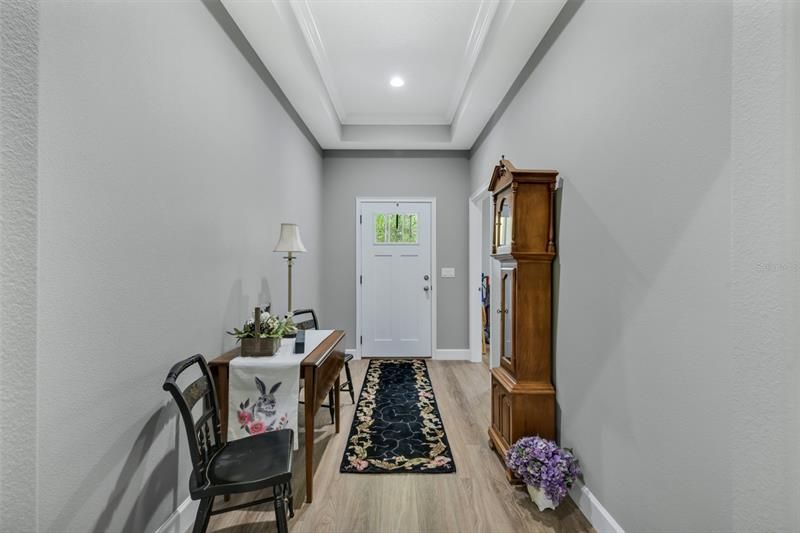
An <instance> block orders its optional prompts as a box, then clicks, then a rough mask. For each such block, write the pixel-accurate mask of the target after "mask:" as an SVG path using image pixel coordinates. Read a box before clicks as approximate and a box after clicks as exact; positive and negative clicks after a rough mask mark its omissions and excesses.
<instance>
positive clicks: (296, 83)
mask: <svg viewBox="0 0 800 533" xmlns="http://www.w3.org/2000/svg"><path fill="white" fill-rule="evenodd" d="M222 2H223V4H224V5H225V8H226V9H227V10H228V12H229V13H230V15H231V17H232V18H233V20H234V21H235V22H236V24H237V25H238V26H239V28H240V30H241V31H242V33H243V34H244V36H245V37H246V38H247V39H248V41H249V42H250V44H251V45H252V46H253V49H254V50H255V51H256V53H257V54H258V55H259V57H260V59H261V60H262V61H263V63H264V65H265V66H266V67H267V69H269V71H270V73H271V74H272V76H273V77H274V78H275V80H276V81H277V82H278V84H279V85H280V87H281V89H282V90H283V92H284V93H285V94H286V96H287V98H288V99H289V101H290V102H291V103H292V105H293V106H294V107H295V109H296V110H297V112H298V114H299V115H300V117H301V118H302V119H303V121H304V122H305V123H306V125H307V126H308V128H309V129H310V130H311V132H312V134H313V135H314V136H315V137H316V139H317V141H318V142H319V143H320V145H321V146H322V147H323V148H325V149H468V148H470V147H471V146H472V144H473V142H474V141H475V139H476V137H477V136H478V134H479V133H480V131H481V130H482V129H483V127H484V125H485V124H486V122H487V121H488V120H489V118H490V117H491V115H492V113H493V112H494V110H495V109H496V108H497V106H498V104H499V103H500V101H501V100H502V98H503V96H505V94H506V92H507V91H508V89H509V87H510V86H511V84H512V83H513V81H514V79H515V78H516V77H517V75H518V74H519V71H520V70H521V69H522V67H523V66H524V65H525V63H526V61H527V60H528V58H529V57H530V55H531V53H533V51H534V49H535V48H536V46H537V45H538V44H539V42H540V41H541V39H542V37H543V36H544V34H545V32H546V31H547V29H548V28H549V27H550V25H551V24H552V22H553V19H554V18H555V17H556V15H557V14H558V12H559V11H560V9H561V7H562V6H563V5H564V3H565V0H537V1H535V2H534V1H530V0H524V1H523V0H520V1H513V0H504V1H500V0H400V1H398V0H288V1H287V0H222ZM393 76H401V77H402V78H403V79H404V80H405V85H404V86H403V87H400V88H394V87H391V86H390V85H389V80H390V79H391V78H392V77H393Z"/></svg>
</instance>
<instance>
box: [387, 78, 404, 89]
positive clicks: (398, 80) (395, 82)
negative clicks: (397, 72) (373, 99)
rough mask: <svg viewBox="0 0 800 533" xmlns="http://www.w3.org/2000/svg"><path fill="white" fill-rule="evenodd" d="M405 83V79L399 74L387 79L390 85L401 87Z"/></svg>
mask: <svg viewBox="0 0 800 533" xmlns="http://www.w3.org/2000/svg"><path fill="white" fill-rule="evenodd" d="M405 84H406V82H405V80H404V79H403V78H401V77H400V76H395V77H393V78H392V79H391V80H389V85H391V86H392V87H402V86H403V85H405Z"/></svg>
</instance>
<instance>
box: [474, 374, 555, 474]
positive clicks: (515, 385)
mask: <svg viewBox="0 0 800 533" xmlns="http://www.w3.org/2000/svg"><path fill="white" fill-rule="evenodd" d="M555 411H556V391H555V389H554V388H553V385H552V384H550V383H536V382H519V381H517V380H515V379H514V377H513V376H512V375H510V374H509V373H508V372H507V371H506V370H505V369H504V368H493V369H492V425H491V426H490V427H489V445H490V446H491V447H492V448H493V449H494V450H495V452H497V455H499V456H500V457H501V458H502V459H504V458H505V455H506V452H507V451H508V448H509V447H510V446H511V445H512V444H513V443H514V442H516V441H517V440H518V439H520V438H522V437H530V436H534V435H539V436H540V437H543V438H546V439H553V440H554V439H555V437H556V434H555V433H556V430H555V418H556V413H555ZM506 475H507V476H509V479H511V477H512V476H511V474H510V472H507V473H506Z"/></svg>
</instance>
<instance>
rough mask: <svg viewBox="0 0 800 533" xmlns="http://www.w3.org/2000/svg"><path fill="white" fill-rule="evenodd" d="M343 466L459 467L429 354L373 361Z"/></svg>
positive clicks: (365, 469) (360, 469) (437, 470)
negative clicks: (430, 373) (433, 381)
mask: <svg viewBox="0 0 800 533" xmlns="http://www.w3.org/2000/svg"><path fill="white" fill-rule="evenodd" d="M340 471H341V472H344V473H394V472H397V473H415V472H416V473H425V474H442V473H451V472H455V471H456V467H455V463H454V462H453V455H452V452H451V450H450V446H449V444H448V441H447V434H446V433H445V430H444V425H443V423H442V419H441V415H440V414H439V408H438V406H437V404H436V396H435V395H434V392H433V387H432V385H431V381H430V377H429V376H428V367H427V365H426V364H425V361H424V360H422V359H373V360H371V361H370V364H369V368H368V369H367V375H366V378H365V379H364V385H363V387H362V389H361V395H360V397H359V399H358V405H357V407H356V412H355V416H354V417H353V425H352V426H351V429H350V436H349V438H348V440H347V446H346V448H345V453H344V457H343V459H342V465H341V468H340Z"/></svg>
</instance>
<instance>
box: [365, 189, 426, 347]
mask: <svg viewBox="0 0 800 533" xmlns="http://www.w3.org/2000/svg"><path fill="white" fill-rule="evenodd" d="M431 211H432V209H431V203H430V202H416V201H415V202H411V201H407V202H406V201H392V202H383V201H381V202H374V201H362V202H359V215H360V217H359V221H360V229H361V231H360V239H361V246H360V250H361V265H360V269H359V272H360V279H359V282H360V285H361V305H360V306H359V308H360V312H361V321H360V323H361V354H362V356H364V357H373V356H415V357H430V356H431V353H432V346H431V317H432V307H433V306H432V302H433V294H432V293H433V272H432V270H431V269H432V266H431Z"/></svg>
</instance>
